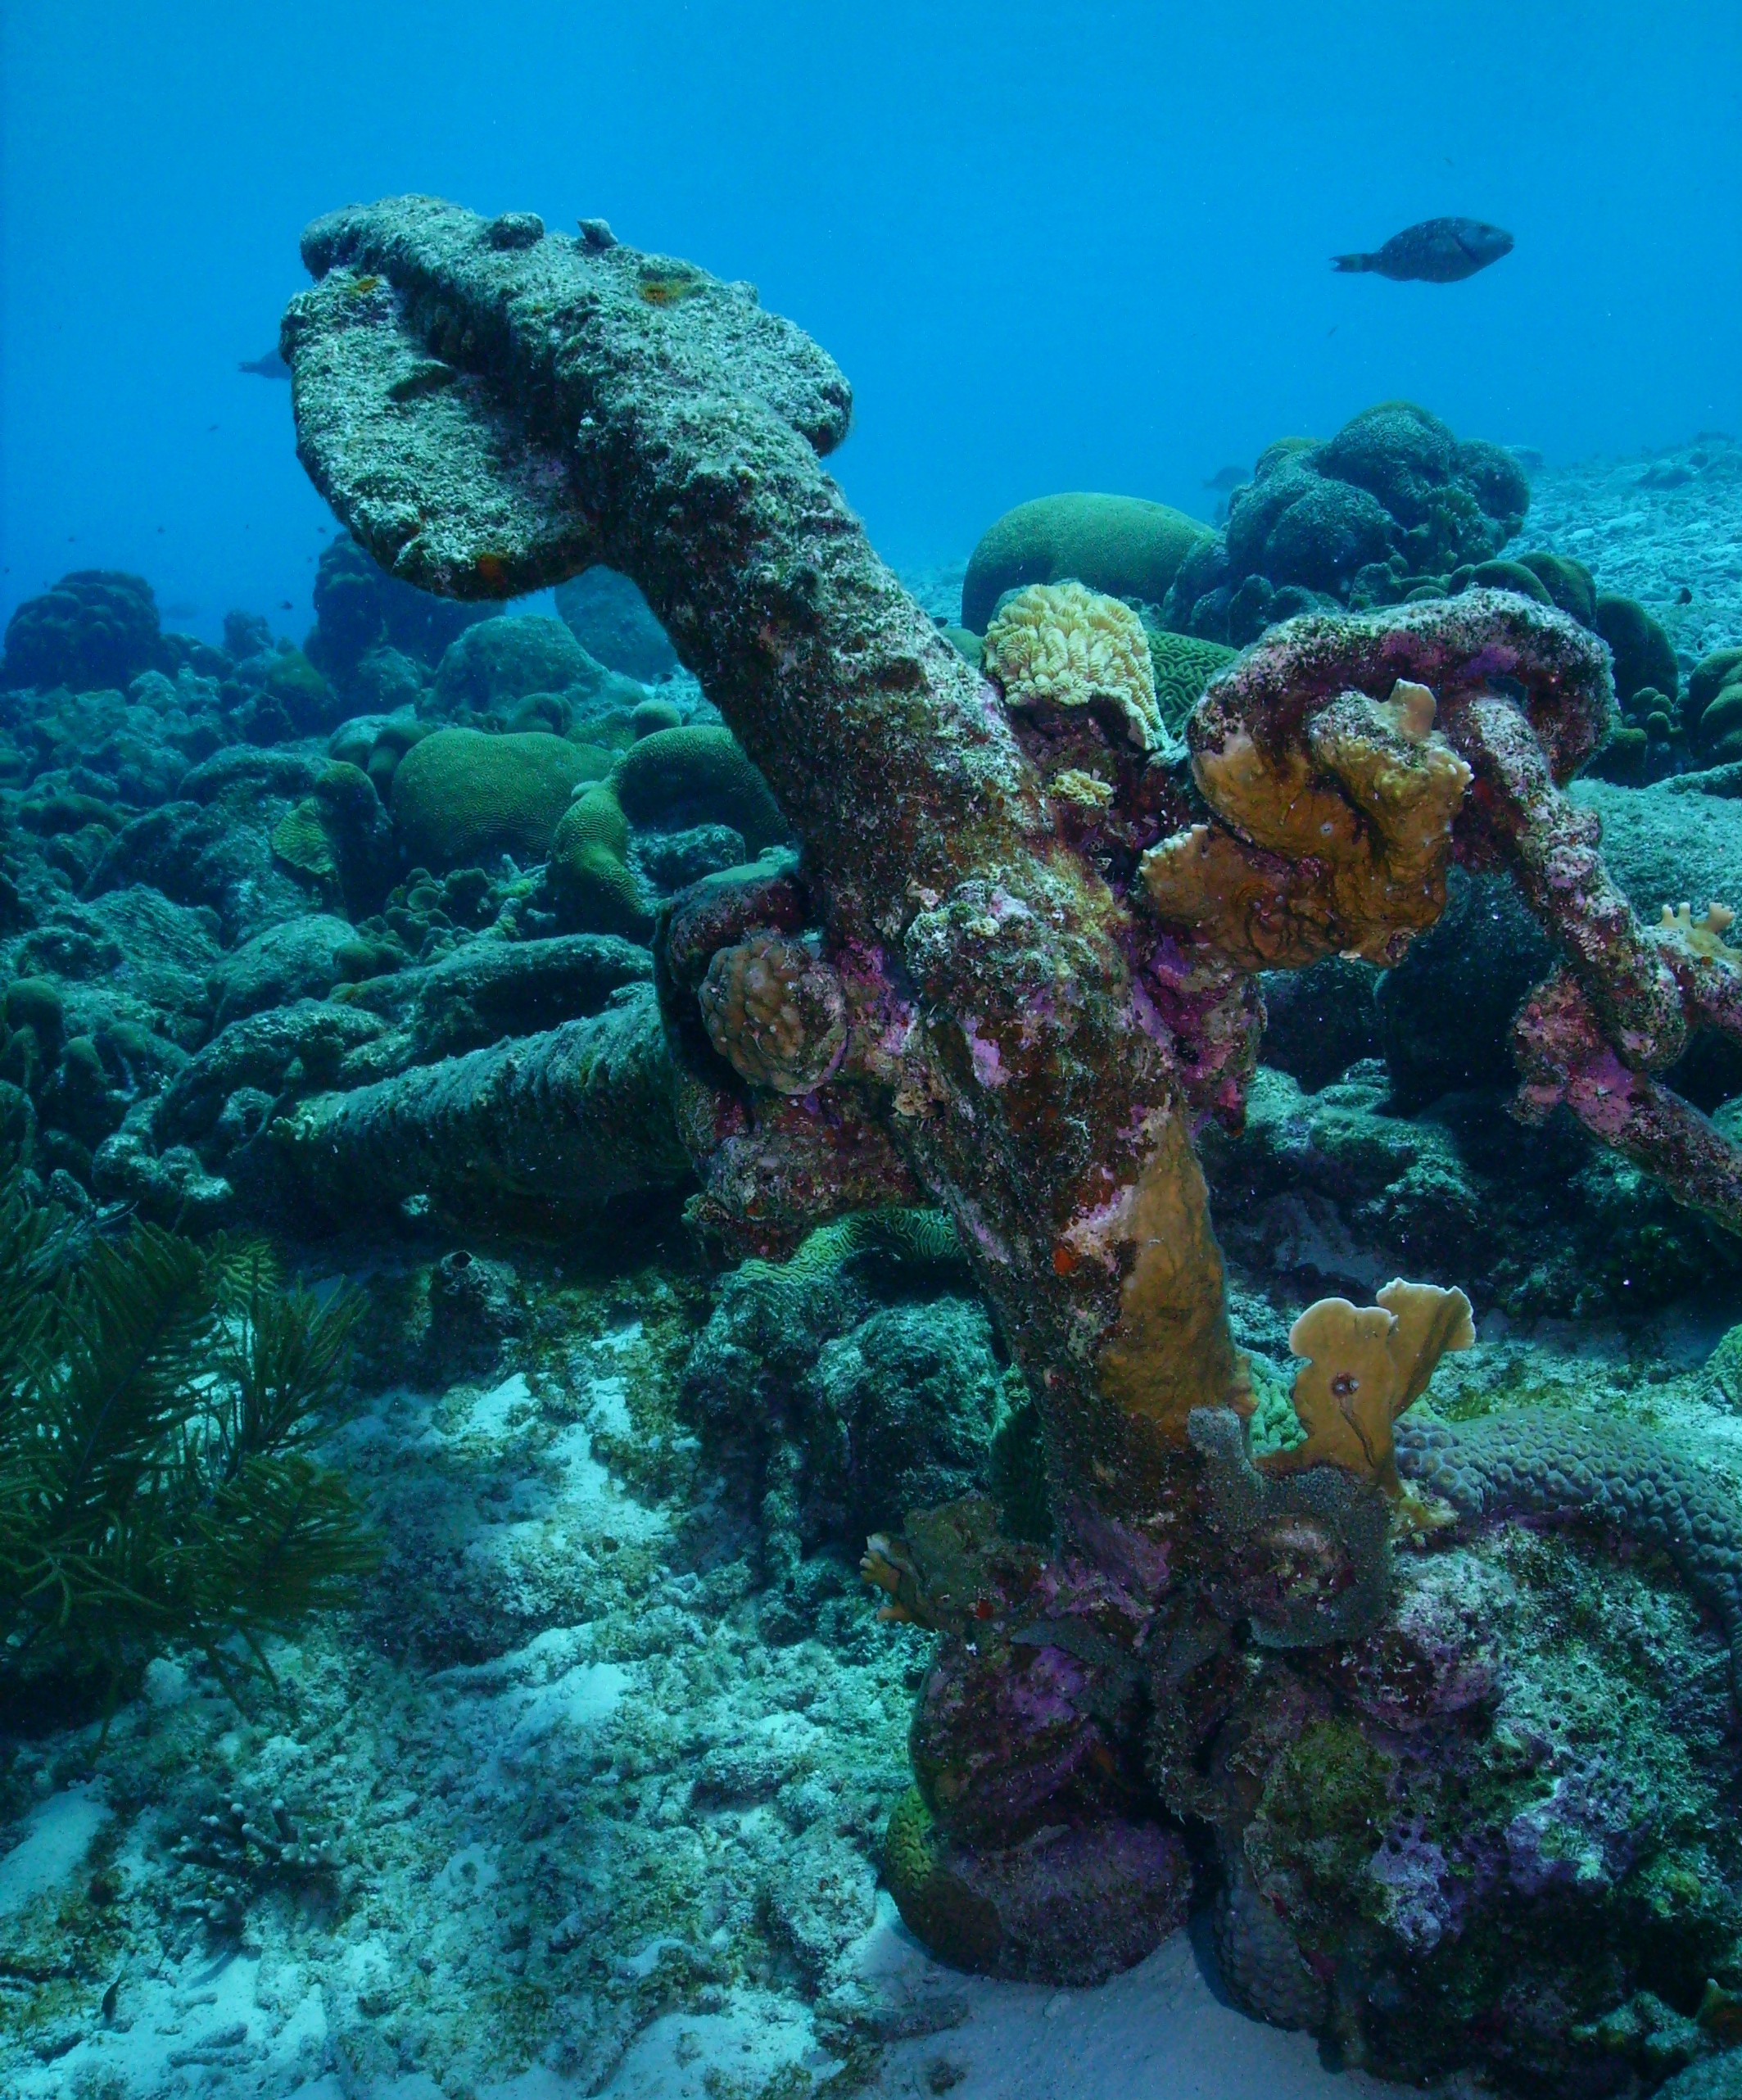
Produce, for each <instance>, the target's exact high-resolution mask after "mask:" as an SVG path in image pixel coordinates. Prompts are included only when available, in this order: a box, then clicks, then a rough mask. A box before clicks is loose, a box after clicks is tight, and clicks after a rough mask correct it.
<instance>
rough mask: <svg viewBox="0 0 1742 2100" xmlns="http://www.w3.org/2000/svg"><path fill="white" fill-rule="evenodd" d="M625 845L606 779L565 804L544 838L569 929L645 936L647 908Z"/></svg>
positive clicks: (623, 822) (625, 829)
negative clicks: (553, 832)
mask: <svg viewBox="0 0 1742 2100" xmlns="http://www.w3.org/2000/svg"><path fill="white" fill-rule="evenodd" d="M628 851H629V824H628V820H627V818H626V817H624V815H623V812H622V805H621V804H620V803H618V799H617V796H616V794H614V793H613V790H612V789H611V786H610V785H609V783H608V782H602V783H601V784H600V785H599V786H597V787H594V788H589V789H588V790H587V791H586V794H583V795H581V796H579V797H578V798H577V799H576V800H575V801H574V802H572V803H571V804H570V805H569V807H568V811H567V812H566V813H565V814H564V816H563V821H562V822H561V823H560V824H559V825H558V826H557V827H556V836H555V837H554V839H553V840H551V842H550V886H551V889H552V891H553V892H554V894H555V896H556V898H557V900H558V903H559V904H560V906H561V907H562V912H563V921H564V923H565V924H566V925H567V926H569V927H570V928H572V930H574V931H575V932H577V933H590V934H622V935H625V936H626V937H627V938H628V939H631V940H645V939H646V938H647V934H648V929H649V925H650V923H651V918H650V914H649V912H648V909H647V907H646V905H645V903H643V902H642V898H641V890H640V885H639V884H638V883H637V882H636V879H635V874H634V871H633V870H632V869H631V867H630V866H629V862H628V859H627V854H628Z"/></svg>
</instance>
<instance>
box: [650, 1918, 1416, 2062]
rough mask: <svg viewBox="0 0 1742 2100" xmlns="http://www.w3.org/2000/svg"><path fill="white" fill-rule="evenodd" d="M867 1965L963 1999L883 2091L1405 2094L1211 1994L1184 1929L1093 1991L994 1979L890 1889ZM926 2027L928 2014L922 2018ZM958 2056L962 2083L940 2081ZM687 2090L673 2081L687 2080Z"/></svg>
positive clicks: (921, 1988) (900, 1986)
mask: <svg viewBox="0 0 1742 2100" xmlns="http://www.w3.org/2000/svg"><path fill="white" fill-rule="evenodd" d="M877 1911H878V1915H877V1922H876V1925H874V1926H872V1928H871V1931H870V1932H868V1933H867V1934H866V1936H865V1938H864V1939H863V1940H862V1941H861V1942H860V1944H859V1947H858V1948H857V1950H856V1951H857V1961H856V1966H857V1969H858V1971H859V1973H860V1975H861V1976H862V1977H864V1978H865V1979H866V1980H867V1981H872V1980H875V1981H876V1982H877V1983H878V1984H880V1985H881V1987H882V1989H883V1990H884V1991H885V1993H886V1994H889V1996H890V1997H891V1998H894V1999H895V2000H896V2001H897V2002H898V2003H901V2002H911V2003H914V2004H915V2005H916V2006H917V2005H921V2004H923V2003H925V1999H926V1998H927V1997H928V1996H933V1997H937V1998H943V1997H945V1996H948V1997H950V1998H955V1999H957V2001H958V2005H957V2009H959V2008H960V2005H961V2004H965V2005H966V2018H964V2019H963V2020H962V2021H961V2023H960V2024H959V2025H952V2026H950V2027H948V2028H946V2029H944V2030H942V2031H939V2032H937V2033H933V2034H921V2035H917V2036H916V2038H915V2039H912V2040H909V2041H900V2042H897V2043H894V2045H893V2046H892V2047H891V2048H890V2050H889V2055H888V2057H887V2058H886V2059H885V2063H884V2065H883V2067H882V2069H881V2071H880V2073H879V2075H878V2076H877V2078H876V2080H874V2082H873V2083H872V2084H871V2085H870V2086H868V2087H867V2088H866V2093H867V2094H868V2095H871V2096H876V2100H895V2096H897V2095H901V2096H903V2100H906V2096H908V2095H910V2094H913V2093H927V2092H936V2091H941V2090H946V2089H947V2090H948V2092H949V2093H951V2094H952V2095H953V2096H954V2097H955V2100H1060V2095H1061V2093H1073V2094H1081V2095H1084V2096H1085V2100H1086V2096H1088V2095H1091V2094H1093V2100H1379V2097H1380V2096H1381V2095H1384V2096H1387V2100H1391V2096H1396V2100H1402V2095H1403V2094H1404V2093H1405V2090H1406V2089H1405V2088H1404V2087H1402V2086H1398V2085H1391V2084H1385V2083H1383V2082H1382V2081H1381V2080H1377V2079H1372V2078H1369V2077H1366V2076H1365V2075H1363V2074H1362V2073H1360V2072H1358V2071H1351V2072H1346V2073H1342V2074H1337V2073H1333V2072H1331V2071H1327V2070H1325V2069H1324V2067H1323V2065H1322V2064H1321V2063H1320V2062H1319V2052H1318V2048H1317V2046H1316V2044H1315V2043H1314V2042H1313V2041H1312V2040H1311V2039H1310V2038H1309V2037H1308V2036H1306V2035H1305V2034H1283V2033H1280V2032H1279V2031H1278V2030H1277V2029H1275V2028H1274V2027H1265V2026H1262V2025H1260V2024H1259V2023H1257V2022H1256V2021H1251V2020H1247V2019H1244V2018H1242V2016H1241V2015H1240V2014H1239V2013H1237V2012H1234V2011H1233V2009H1232V2008H1231V2007H1228V2006H1225V2005H1224V2004H1222V2003H1219V2001H1218V1999H1217V1998H1215V1996H1214V1995H1213V1994H1211V1991H1210V1986H1209V1985H1208V1984H1207V1983H1206V1981H1205V1980H1204V1977H1203V1976H1202V1974H1201V1971H1200V1970H1199V1968H1198V1966H1197V1959H1196V1957H1195V1956H1194V1954H1193V1953H1192V1944H1191V1941H1190V1939H1188V1937H1187V1935H1185V1934H1184V1933H1183V1932H1176V1933H1175V1934H1174V1936H1173V1937H1172V1939H1169V1940H1168V1941H1167V1942H1166V1943H1165V1944H1164V1945H1162V1946H1161V1947H1159V1948H1156V1952H1155V1953H1153V1954H1152V1955H1151V1956H1150V1957H1149V1959H1148V1960H1147V1962H1139V1963H1138V1966H1137V1967H1136V1968H1134V1969H1130V1970H1128V1971H1126V1972H1125V1974H1124V1976H1115V1977H1114V1978H1113V1979H1112V1980H1111V1982H1110V1983H1106V1984H1102V1985H1100V1986H1099V1988H1098V1989H1093V1990H1054V1989H1048V1988H1047V1986H1045V1985H1029V1984H1000V1983H993V1982H991V1981H989V1980H987V1979H986V1978H984V1977H980V1976H957V1975H955V1974H954V1973H952V1971H948V1970H943V1969H940V1967H939V1965H938V1964H937V1963H936V1962H932V1961H930V1959H929V1958H928V1957H927V1956H926V1954H925V1951H924V1949H923V1948H921V1947H920V1945H919V1944H918V1943H917V1942H916V1940H914V1939H912V1937H911V1936H910V1935H909V1934H908V1933H907V1930H906V1929H905V1927H904V1926H903V1925H902V1924H901V1922H900V1920H899V1919H898V1917H897V1916H896V1913H895V1907H894V1903H893V1902H892V1900H891V1899H890V1898H889V1896H888V1895H887V1894H879V1896H878V1899H877ZM913 2024H915V2025H924V2024H925V2022H924V2021H916V2022H914V2023H913ZM939 2066H948V2067H949V2072H948V2074H947V2075H953V2077H954V2082H953V2083H952V2084H948V2087H947V2088H946V2087H944V2086H942V2085H940V2084H939V2083H938V2082H937V2079H936V2075H935V2074H936V2071H937V2068H938V2067H939ZM674 2090H675V2089H674Z"/></svg>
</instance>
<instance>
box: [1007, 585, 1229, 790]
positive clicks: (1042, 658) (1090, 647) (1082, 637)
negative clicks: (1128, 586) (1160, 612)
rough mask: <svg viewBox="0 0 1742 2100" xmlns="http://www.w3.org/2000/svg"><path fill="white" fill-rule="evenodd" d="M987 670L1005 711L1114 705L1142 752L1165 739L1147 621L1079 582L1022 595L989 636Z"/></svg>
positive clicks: (1011, 602)
mask: <svg viewBox="0 0 1742 2100" xmlns="http://www.w3.org/2000/svg"><path fill="white" fill-rule="evenodd" d="M984 669H985V671H986V672H987V674H988V675H989V677H993V678H995V679H996V680H997V681H998V684H999V685H1000V686H1002V688H1003V692H1004V699H1005V704H1006V705H1007V706H1008V707H1011V708H1016V709H1019V710H1023V709H1029V708H1036V707H1041V706H1052V707H1055V708H1105V707H1111V708H1112V710H1113V711H1114V712H1115V714H1116V716H1117V717H1118V719H1119V722H1120V726H1121V728H1122V730H1123V732H1124V735H1126V736H1127V737H1129V740H1130V741H1131V742H1132V743H1133V744H1135V745H1137V747H1138V749H1139V750H1143V751H1147V750H1148V749H1150V747H1151V745H1154V744H1156V743H1160V742H1161V741H1163V740H1165V732H1164V730H1163V726H1162V722H1161V711H1160V709H1159V708H1157V706H1156V681H1155V672H1154V671H1153V669H1152V666H1151V663H1150V658H1149V637H1148V636H1147V634H1146V632H1145V631H1144V627H1143V622H1142V621H1141V620H1140V619H1139V618H1138V616H1137V614H1136V613H1133V611H1132V609H1131V608H1130V607H1129V605H1122V604H1120V602H1119V600H1117V599H1116V598H1104V597H1102V596H1100V595H1098V594H1097V593H1096V592H1095V591H1085V590H1084V587H1083V586H1082V585H1081V584H1080V583H1031V584H1030V585H1029V586H1028V588H1027V589H1026V590H1025V591H1018V592H1017V593H1016V596H1015V597H1014V598H1012V599H1011V600H1008V601H1007V604H1006V605H1005V607H1004V609H1003V611H1002V612H1001V613H999V614H998V618H996V619H995V620H994V621H993V622H992V624H991V626H990V627H988V628H987V630H986V649H985V657H984ZM1194 697H1195V695H1194Z"/></svg>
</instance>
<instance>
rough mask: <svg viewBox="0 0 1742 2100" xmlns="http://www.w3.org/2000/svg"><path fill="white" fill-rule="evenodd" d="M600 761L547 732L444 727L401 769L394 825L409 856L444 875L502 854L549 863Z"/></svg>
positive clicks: (397, 771) (395, 792)
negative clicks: (560, 829)
mask: <svg viewBox="0 0 1742 2100" xmlns="http://www.w3.org/2000/svg"><path fill="white" fill-rule="evenodd" d="M597 763H598V762H597V760H596V758H591V757H590V755H589V754H588V753H587V752H586V751H585V750H584V749H581V746H579V745H574V744H570V743H568V742H566V741H565V740H564V739H563V738H562V737H560V736H551V735H546V734H545V732H544V731H541V730H530V731H526V732H525V733H524V734H523V735H509V736H493V735H488V734H486V732H485V731H482V730H477V729H438V730H437V731H436V732H435V734H434V735H431V736H426V737H424V738H423V740H421V742H419V743H417V744H414V745H412V747H411V749H409V751H407V752H406V754H405V757H404V758H401V759H400V762H399V764H398V766H397V767H396V768H395V770H394V773H393V790H392V792H393V828H394V830H395V831H396V833H397V834H398V836H399V842H400V846H401V848H402V849H404V851H405V853H406V855H407V857H408V858H409V859H410V860H411V861H412V862H414V863H416V864H419V865H421V866H423V867H427V868H428V869H430V870H431V871H432V872H433V873H436V874H438V875H439V874H441V873H442V872H444V871H446V870H447V869H449V868H452V867H470V866H473V865H480V864H482V862H485V861H486V860H493V859H495V858H496V857H497V856H498V855H499V854H501V853H512V854H513V855H514V858H516V859H517V860H520V861H538V860H543V859H544V858H545V856H546V854H547V853H549V852H550V842H551V840H552V838H553V836H554V834H555V831H556V828H557V826H558V823H559V821H561V818H562V816H563V812H564V811H565V810H566V809H567V808H568V803H569V798H570V796H571V795H572V794H573V793H574V790H576V788H577V787H578V786H579V785H581V782H582V781H587V780H590V779H593V778H595V777H596V767H597Z"/></svg>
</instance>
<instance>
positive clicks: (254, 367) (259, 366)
mask: <svg viewBox="0 0 1742 2100" xmlns="http://www.w3.org/2000/svg"><path fill="white" fill-rule="evenodd" d="M236 369H237V370H238V372H251V373H253V374H254V376H255V378H257V379H287V378H289V377H290V375H291V369H290V367H289V365H287V364H286V363H285V362H284V360H283V358H282V357H280V356H279V355H278V351H277V350H276V349H275V348H274V349H272V350H269V351H267V352H266V354H265V356H264V357H245V358H243V359H242V360H241V361H240V363H238V365H237V367H236Z"/></svg>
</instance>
